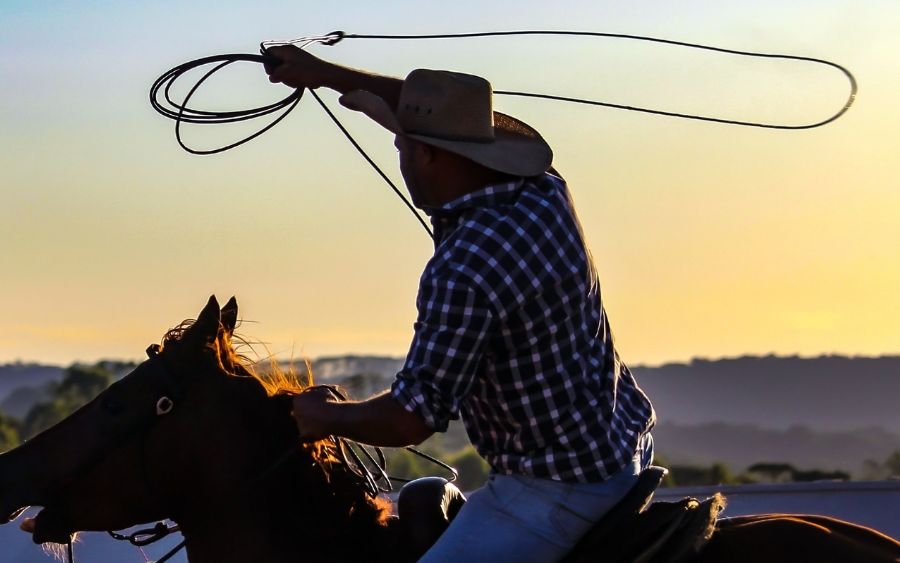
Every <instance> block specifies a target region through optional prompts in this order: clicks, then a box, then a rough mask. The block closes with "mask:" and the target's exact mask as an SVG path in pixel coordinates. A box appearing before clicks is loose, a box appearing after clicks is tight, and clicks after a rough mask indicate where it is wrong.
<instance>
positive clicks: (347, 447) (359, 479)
mask: <svg viewBox="0 0 900 563" xmlns="http://www.w3.org/2000/svg"><path fill="white" fill-rule="evenodd" d="M159 354H160V346H159V345H158V344H152V345H150V346H149V347H148V348H147V356H148V358H149V359H148V360H147V361H148V362H151V366H153V367H154V371H152V372H151V373H153V374H159V376H160V377H161V379H163V380H165V383H166V385H164V386H162V387H163V388H162V389H161V390H160V392H159V396H158V397H157V400H156V409H155V412H156V416H155V417H154V418H152V419H149V420H145V421H139V422H138V423H137V424H135V425H134V426H133V427H131V428H129V429H128V431H127V432H123V433H122V435H121V436H120V437H119V440H117V441H116V442H114V443H113V444H111V445H110V446H109V447H108V448H104V449H102V450H100V451H99V452H97V454H95V456H94V457H93V458H92V459H91V460H90V462H89V463H88V464H86V465H85V466H84V467H83V468H82V471H86V470H87V469H89V468H90V467H91V466H93V465H95V464H96V463H98V462H99V461H100V460H101V459H102V458H103V457H104V456H105V455H107V454H108V453H109V451H110V450H111V449H113V448H115V447H116V446H118V445H120V444H121V443H124V442H125V441H126V440H127V439H128V438H132V437H134V435H135V434H137V433H140V434H141V456H142V458H145V457H146V454H145V448H144V446H143V444H144V440H143V436H144V435H145V434H146V432H147V431H149V430H150V428H152V427H153V425H154V424H155V423H156V421H157V420H158V419H159V417H161V416H165V415H166V414H168V413H170V412H171V411H172V410H173V409H174V408H175V406H176V401H178V400H180V398H181V396H182V390H181V386H180V385H179V381H178V379H177V378H176V377H175V376H174V375H173V374H172V373H171V371H169V369H168V367H167V366H166V365H165V363H163V361H162V358H161V357H160V355H159ZM316 387H326V388H327V389H329V391H330V392H331V393H333V394H334V395H335V396H336V397H337V398H338V399H339V400H342V401H346V400H347V396H346V395H345V394H344V393H343V392H342V391H341V390H340V389H339V388H338V387H336V386H333V385H326V386H316ZM312 388H314V387H310V389H312ZM173 397H174V400H173ZM330 440H331V442H332V444H333V445H334V447H335V451H336V453H337V457H338V461H339V463H340V465H341V466H342V467H343V468H344V469H345V470H346V471H347V472H348V473H349V474H350V475H351V476H352V480H353V481H354V482H355V486H357V487H359V488H361V489H363V491H364V492H365V494H366V495H367V496H368V497H370V498H375V497H376V496H378V495H379V494H381V493H388V492H391V491H392V490H393V487H392V486H391V481H398V482H409V481H410V480H411V479H405V478H400V477H393V476H391V475H389V474H388V473H387V461H386V458H385V456H384V452H383V451H382V449H381V448H379V447H375V446H365V445H363V444H359V443H357V442H353V441H351V440H347V439H345V438H340V437H336V436H331V437H330ZM406 450H408V451H410V452H412V453H414V454H416V455H418V456H420V457H422V458H424V459H427V460H429V461H431V462H432V463H434V464H436V465H439V466H440V467H442V468H443V469H445V470H447V471H448V472H449V474H450V475H449V476H448V480H449V481H454V480H456V479H457V477H458V476H459V473H458V471H457V470H456V469H455V468H453V467H451V466H450V465H448V464H446V463H444V462H442V461H440V460H438V459H435V458H434V457H432V456H430V455H428V454H426V453H424V452H421V451H419V450H416V449H415V448H412V447H407V448H406ZM297 451H298V449H297V446H296V444H291V445H290V446H289V447H288V448H286V449H285V451H284V452H283V453H282V454H280V455H279V456H278V457H277V458H276V459H275V461H274V462H272V464H270V465H269V466H268V467H267V468H266V469H264V470H263V471H262V472H261V473H260V474H258V475H257V476H256V477H254V478H253V479H251V480H250V481H248V482H246V483H245V484H244V485H243V487H242V489H243V490H244V491H246V490H249V489H250V488H251V487H252V486H254V485H255V484H257V483H259V482H261V481H263V480H264V479H266V478H267V477H269V476H270V475H271V474H272V473H274V472H275V471H277V470H278V469H279V468H280V467H281V466H282V465H283V464H284V463H285V462H287V461H288V460H289V459H290V458H291V457H293V456H294V455H296V453H297ZM141 466H142V468H144V469H143V470H142V471H141V476H142V479H143V481H144V486H145V487H146V488H147V489H148V490H150V491H154V492H156V493H157V494H160V493H161V491H160V488H159V487H157V486H155V484H154V483H153V480H152V479H151V478H150V475H149V474H148V472H147V471H146V463H141ZM239 492H240V491H239ZM180 531H181V528H180V526H179V525H178V524H174V525H168V524H166V523H165V522H157V523H156V524H154V525H153V526H151V527H149V528H140V529H137V530H135V531H134V532H132V533H130V534H122V533H119V532H115V531H112V530H109V531H107V534H109V536H110V537H111V538H113V539H114V540H117V541H127V542H129V543H131V545H133V546H135V547H138V548H141V547H144V546H147V545H150V544H152V543H155V542H157V541H159V540H162V539H163V538H165V537H167V536H169V535H171V534H173V533H176V532H180ZM72 537H73V536H70V537H69V540H68V541H67V542H66V544H65V545H66V558H67V561H68V563H75V553H74V548H73V545H72ZM186 546H187V539H186V538H185V539H182V541H180V542H179V543H178V544H177V545H175V546H174V547H172V548H171V549H170V550H169V551H167V552H166V553H165V554H164V555H163V556H162V557H160V558H159V559H157V560H156V561H155V563H164V562H165V561H168V560H169V559H171V558H172V557H174V556H175V555H176V554H177V553H178V552H179V551H181V550H182V549H184V548H185V547H186Z"/></svg>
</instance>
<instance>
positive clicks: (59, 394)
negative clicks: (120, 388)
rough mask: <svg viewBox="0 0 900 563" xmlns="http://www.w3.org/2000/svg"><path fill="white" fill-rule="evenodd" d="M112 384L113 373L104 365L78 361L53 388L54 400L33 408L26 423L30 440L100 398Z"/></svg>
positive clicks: (23, 429)
mask: <svg viewBox="0 0 900 563" xmlns="http://www.w3.org/2000/svg"><path fill="white" fill-rule="evenodd" d="M110 383H112V373H110V371H109V370H107V369H105V368H103V367H101V366H85V365H81V364H74V365H72V366H70V367H69V368H68V369H66V372H65V375H63V378H62V380H61V381H60V382H59V383H57V384H55V385H54V386H53V388H52V392H51V395H50V400H49V401H45V402H40V403H37V404H35V405H34V406H33V407H31V410H29V411H28V414H27V415H25V420H24V421H23V424H22V432H21V435H22V436H24V437H25V438H26V439H27V438H31V437H33V436H35V435H36V434H38V433H40V432H42V431H44V430H46V429H47V428H50V427H51V426H53V425H54V424H56V423H58V422H59V421H61V420H62V419H64V418H66V417H67V416H69V415H70V414H72V413H73V412H75V411H76V410H77V409H78V408H80V407H81V406H82V405H84V404H85V403H87V402H88V401H90V400H91V399H93V398H94V397H96V396H97V395H99V394H100V392H101V391H103V390H104V389H106V388H107V387H109V384H110Z"/></svg>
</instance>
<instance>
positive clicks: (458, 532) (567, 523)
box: [419, 434, 653, 563]
mask: <svg viewBox="0 0 900 563" xmlns="http://www.w3.org/2000/svg"><path fill="white" fill-rule="evenodd" d="M652 461H653V439H652V438H651V436H650V435H649V434H647V435H645V436H643V437H642V438H641V441H640V444H639V447H638V451H637V452H636V453H635V456H634V459H633V460H632V462H631V463H630V464H629V465H628V466H626V467H625V469H623V470H622V471H621V472H619V473H617V474H616V475H614V476H612V477H611V478H610V479H608V480H606V481H603V482H602V483H563V482H560V481H553V480H549V479H538V478H535V477H527V476H523V475H497V474H492V475H491V476H490V477H489V478H488V482H487V484H485V486H484V487H482V488H480V489H478V490H477V491H475V492H474V493H472V495H471V496H470V497H469V500H468V502H466V504H465V505H463V507H462V509H461V510H460V511H459V514H457V516H456V518H455V519H454V520H453V522H452V523H451V524H450V527H449V528H447V531H446V532H444V534H443V535H442V536H441V537H440V539H438V541H437V543H435V544H434V546H432V548H431V549H429V550H428V552H427V553H426V554H425V555H424V556H422V558H421V559H420V560H419V561H420V563H450V562H453V563H460V562H466V563H478V562H485V563H488V562H489V563H504V562H506V561H509V562H515V563H519V562H530V561H533V562H535V563H548V562H552V561H558V560H560V559H562V558H563V557H564V556H565V555H566V554H567V553H568V552H569V551H571V550H572V548H574V547H575V544H576V543H577V542H578V540H579V539H580V538H581V536H583V535H584V534H585V533H587V531H588V530H589V529H590V528H591V526H593V525H594V523H596V522H597V521H598V520H599V519H600V518H601V517H602V516H603V515H604V514H606V512H608V511H609V509H611V508H612V507H613V506H614V505H615V504H616V503H617V502H619V501H620V500H622V498H623V497H624V496H625V494H626V493H627V492H628V491H629V490H631V488H632V487H633V486H634V484H635V483H636V482H637V475H638V473H640V472H641V470H642V469H644V468H646V467H648V466H649V465H650V464H651V463H652Z"/></svg>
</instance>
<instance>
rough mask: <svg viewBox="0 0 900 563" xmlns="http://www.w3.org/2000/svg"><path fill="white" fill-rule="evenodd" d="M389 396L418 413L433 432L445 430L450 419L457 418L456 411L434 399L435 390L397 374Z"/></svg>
mask: <svg viewBox="0 0 900 563" xmlns="http://www.w3.org/2000/svg"><path fill="white" fill-rule="evenodd" d="M391 396H392V397H393V398H394V399H395V400H396V401H397V402H398V403H400V405H401V406H402V407H403V408H404V409H406V410H407V411H409V412H411V413H413V414H416V415H418V416H419V417H420V418H422V420H424V421H425V424H426V425H427V426H428V427H429V428H430V429H432V430H434V431H435V432H446V431H447V426H448V425H449V424H450V421H451V420H455V419H457V418H459V414H458V412H455V410H454V409H448V408H446V407H444V406H443V405H441V403H440V401H438V400H436V397H437V396H439V393H438V392H437V390H435V389H432V388H430V387H428V386H427V385H423V384H422V383H420V382H414V381H409V380H407V379H403V378H402V377H401V376H399V375H398V376H397V379H395V380H394V383H393V384H392V385H391Z"/></svg>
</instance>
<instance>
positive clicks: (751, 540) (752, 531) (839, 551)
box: [692, 514, 900, 563]
mask: <svg viewBox="0 0 900 563" xmlns="http://www.w3.org/2000/svg"><path fill="white" fill-rule="evenodd" d="M692 561H693V562H694V563H711V562H714V561H729V562H730V563H751V562H753V563H757V562H759V561H766V562H769V563H778V562H785V563H787V562H791V563H797V562H805V561H810V562H819V561H828V562H830V563H860V562H863V561H865V562H867V563H882V562H884V563H898V562H900V543H898V542H897V541H896V540H894V539H893V538H890V537H888V536H886V535H885V534H882V533H880V532H878V531H876V530H873V529H871V528H866V527H864V526H860V525H857V524H853V523H850V522H845V521H843V520H838V519H836V518H830V517H827V516H816V515H809V514H756V515H752V516H738V517H733V518H723V519H720V520H719V521H718V522H717V523H716V530H715V533H713V535H712V537H711V538H710V540H709V542H708V543H707V544H706V546H704V549H703V550H702V551H701V552H700V554H699V555H698V556H697V557H696V558H695V559H693V560H692Z"/></svg>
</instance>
